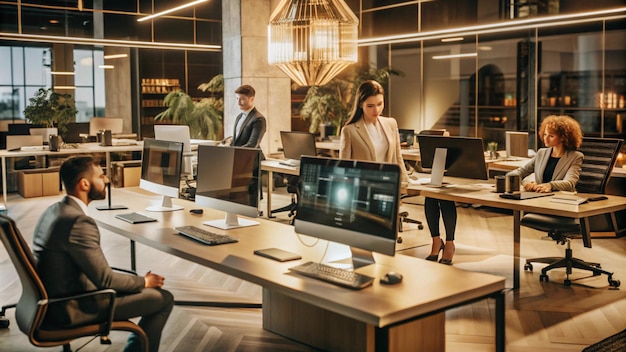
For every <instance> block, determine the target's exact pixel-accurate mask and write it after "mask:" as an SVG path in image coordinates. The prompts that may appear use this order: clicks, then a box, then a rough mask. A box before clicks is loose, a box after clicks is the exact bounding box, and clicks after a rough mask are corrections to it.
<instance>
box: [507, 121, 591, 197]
mask: <svg viewBox="0 0 626 352" xmlns="http://www.w3.org/2000/svg"><path fill="white" fill-rule="evenodd" d="M539 135H540V136H541V138H542V141H543V144H544V145H545V148H541V149H539V150H538V151H537V154H536V155H535V156H534V157H533V158H532V159H531V160H530V161H529V162H528V163H527V164H526V165H524V166H522V167H520V168H518V169H517V170H514V171H511V172H509V173H507V176H509V175H519V176H520V179H522V186H523V187H524V189H525V190H526V191H532V192H544V193H545V192H552V191H574V190H575V189H576V182H578V178H579V176H580V168H581V165H582V163H583V157H584V155H583V153H581V152H579V151H577V150H576V149H578V147H580V144H581V143H582V140H583V134H582V131H581V129H580V124H579V123H578V121H576V120H574V119H573V118H571V117H569V116H556V115H551V116H548V117H546V118H545V119H544V120H543V121H542V122H541V126H540V127H539ZM532 173H534V174H535V175H534V178H533V177H529V178H528V179H526V177H527V176H529V175H531V174H532Z"/></svg>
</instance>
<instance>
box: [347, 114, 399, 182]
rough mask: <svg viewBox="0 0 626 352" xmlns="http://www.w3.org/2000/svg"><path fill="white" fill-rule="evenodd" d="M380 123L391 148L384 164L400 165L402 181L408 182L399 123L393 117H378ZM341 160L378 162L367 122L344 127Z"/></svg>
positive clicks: (360, 121)
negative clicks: (366, 125) (401, 147)
mask: <svg viewBox="0 0 626 352" xmlns="http://www.w3.org/2000/svg"><path fill="white" fill-rule="evenodd" d="M378 121H379V122H380V125H381V127H382V129H383V132H384V133H385V137H386V138H387V143H388V144H389V148H388V149H387V154H386V155H385V160H383V161H384V162H387V163H393V164H398V165H399V166H400V170H402V175H401V180H402V181H403V182H408V180H409V177H408V175H407V173H406V168H405V166H404V159H403V158H402V151H401V149H400V134H399V133H398V123H397V122H396V120H395V119H394V118H391V117H382V116H379V117H378ZM339 158H341V159H353V160H363V161H376V152H375V151H374V143H373V142H372V139H371V138H370V135H369V133H368V132H367V128H366V127H365V121H364V120H363V119H360V120H359V121H357V122H355V123H352V124H349V125H347V126H344V127H343V128H342V129H341V139H340V142H339Z"/></svg>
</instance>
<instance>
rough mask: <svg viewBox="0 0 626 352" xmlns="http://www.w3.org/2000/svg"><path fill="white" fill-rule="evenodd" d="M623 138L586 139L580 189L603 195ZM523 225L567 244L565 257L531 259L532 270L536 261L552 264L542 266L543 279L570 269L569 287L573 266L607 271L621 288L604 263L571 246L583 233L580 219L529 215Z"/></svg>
mask: <svg viewBox="0 0 626 352" xmlns="http://www.w3.org/2000/svg"><path fill="white" fill-rule="evenodd" d="M622 142H623V140H621V139H609V138H584V139H583V143H582V145H581V146H580V148H579V151H580V152H582V153H583V154H584V155H585V158H584V160H583V164H582V169H581V172H580V179H579V180H578V183H577V184H576V189H577V191H578V192H581V193H596V194H603V193H604V189H605V188H606V184H607V182H608V179H609V177H610V175H611V171H612V170H613V166H614V165H615V160H616V157H617V154H618V153H619V150H620V148H621V146H622ZM521 225H522V226H526V227H530V228H532V229H535V230H539V231H546V232H548V236H549V237H550V238H552V239H553V240H555V241H556V242H557V243H560V244H566V246H567V247H566V249H565V257H564V258H561V257H544V258H532V259H527V260H526V264H525V265H524V270H528V271H532V270H533V266H532V262H538V263H546V264H549V265H548V266H546V267H545V268H543V269H541V275H540V276H539V280H540V281H542V282H543V281H545V282H548V281H549V278H548V275H547V273H548V271H550V270H552V269H555V268H566V269H565V273H566V278H565V281H564V284H565V286H570V285H571V284H572V281H571V280H570V278H569V276H570V274H571V273H572V268H576V269H582V270H588V271H591V272H593V276H597V275H601V274H605V275H607V276H608V281H609V285H610V286H612V287H619V286H620V281H619V280H613V273H612V272H609V271H606V270H602V269H601V267H600V263H588V262H585V261H584V260H581V259H578V258H574V257H573V256H572V249H571V245H570V241H571V238H572V237H573V236H576V235H580V233H581V228H580V222H579V221H578V219H573V218H566V217H559V216H551V215H543V214H535V213H532V214H526V215H524V217H522V220H521Z"/></svg>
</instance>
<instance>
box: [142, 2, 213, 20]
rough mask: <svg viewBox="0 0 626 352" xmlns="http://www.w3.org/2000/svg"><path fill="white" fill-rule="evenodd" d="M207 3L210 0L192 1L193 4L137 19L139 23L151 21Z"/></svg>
mask: <svg viewBox="0 0 626 352" xmlns="http://www.w3.org/2000/svg"><path fill="white" fill-rule="evenodd" d="M207 1H209V0H196V1H192V2H190V3H187V4H184V5H180V6H176V7H173V8H171V9H169V10H165V11H161V12H157V13H155V14H152V15H150V16H146V17H142V18H138V19H137V22H143V21H147V20H149V19H152V18H155V17H159V16H163V15H167V14H168V13H172V12H175V11H178V10H182V9H185V8H187V7H191V6H195V5H198V4H200V3H203V2H207Z"/></svg>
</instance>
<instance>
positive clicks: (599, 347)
mask: <svg viewBox="0 0 626 352" xmlns="http://www.w3.org/2000/svg"><path fill="white" fill-rule="evenodd" d="M621 351H626V330H624V331H622V332H619V333H617V334H615V335H612V336H609V337H607V338H606V339H604V340H602V341H600V342H597V343H594V344H593V345H590V346H589V347H587V348H585V349H584V350H583V351H582V352H621Z"/></svg>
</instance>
